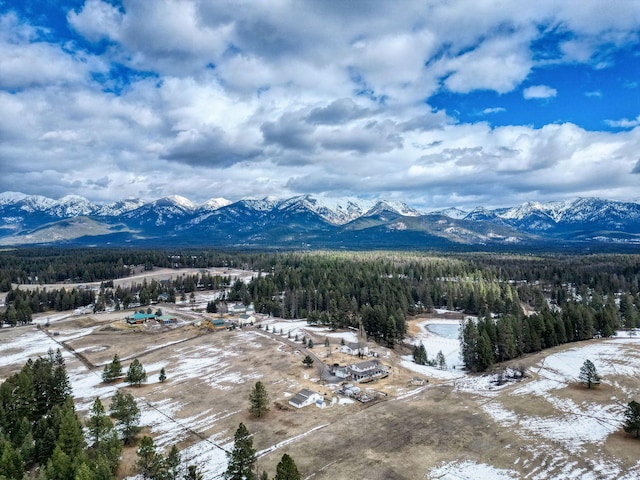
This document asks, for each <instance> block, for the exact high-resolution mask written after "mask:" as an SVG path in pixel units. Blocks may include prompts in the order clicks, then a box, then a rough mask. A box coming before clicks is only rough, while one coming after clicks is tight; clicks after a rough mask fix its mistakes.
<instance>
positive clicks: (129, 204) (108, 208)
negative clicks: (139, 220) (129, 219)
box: [97, 198, 144, 217]
mask: <svg viewBox="0 0 640 480" xmlns="http://www.w3.org/2000/svg"><path fill="white" fill-rule="evenodd" d="M143 205H144V202H143V201H142V200H140V199H139V198H126V199H124V200H119V201H117V202H113V203H108V204H106V205H103V206H101V207H100V208H99V209H98V211H97V214H98V215H100V216H102V217H117V216H118V215H123V214H125V213H127V212H130V211H132V210H135V209H136V208H140V207H141V206H143Z"/></svg>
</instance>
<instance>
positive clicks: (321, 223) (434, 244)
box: [0, 192, 640, 248]
mask: <svg viewBox="0 0 640 480" xmlns="http://www.w3.org/2000/svg"><path fill="white" fill-rule="evenodd" d="M42 244H44V245H52V244H54V245H55V244H63V245H97V246H107V245H111V246H121V245H139V246H144V245H148V246H215V247H252V248H301V247H308V248H457V247H461V246H496V247H500V246H507V245H508V246H514V245H518V246H523V247H527V246H551V247H552V246H554V245H585V244H589V245H591V244H601V245H602V244H609V245H610V244H615V245H630V246H640V204H638V203H635V202H617V201H610V200H604V199H600V198H578V199H575V200H567V201H562V202H549V203H538V202H527V203H524V204H522V205H519V206H515V207H512V208H498V209H486V208H482V207H478V208H475V209H474V210H471V211H469V212H466V211H463V210H460V209H456V208H449V209H445V210H440V211H435V212H420V211H418V210H416V209H413V208H411V207H409V206H408V205H406V204H404V203H401V202H390V201H384V200H377V201H372V200H362V199H355V198H340V199H326V198H322V197H314V196H312V195H303V196H297V197H293V198H288V199H284V200H278V199H274V198H265V199H262V200H240V201H237V202H230V201H228V200H226V199H224V198H213V199H211V200H209V201H207V202H205V203H202V204H199V205H196V204H194V203H193V202H191V201H190V200H188V199H186V198H184V197H181V196H177V195H172V196H169V197H164V198H160V199H158V200H155V201H152V202H143V201H142V200H139V199H125V200H120V201H117V202H114V203H110V204H106V205H100V204H95V203H92V202H90V201H89V200H87V199H86V198H84V197H80V196H77V195H68V196H65V197H63V198H60V199H59V200H53V199H50V198H47V197H42V196H38V195H25V194H22V193H17V192H4V193H1V194H0V245H4V246H9V245H11V246H17V245H42Z"/></svg>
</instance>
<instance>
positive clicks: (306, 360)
mask: <svg viewBox="0 0 640 480" xmlns="http://www.w3.org/2000/svg"><path fill="white" fill-rule="evenodd" d="M302 363H304V364H305V365H306V366H307V367H308V368H311V365H313V358H311V356H310V355H307V356H306V357H304V359H303V360H302Z"/></svg>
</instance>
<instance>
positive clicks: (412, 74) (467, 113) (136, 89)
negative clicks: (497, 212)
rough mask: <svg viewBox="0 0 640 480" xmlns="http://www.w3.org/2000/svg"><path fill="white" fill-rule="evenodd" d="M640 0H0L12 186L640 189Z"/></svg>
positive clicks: (233, 194) (242, 193)
mask: <svg viewBox="0 0 640 480" xmlns="http://www.w3.org/2000/svg"><path fill="white" fill-rule="evenodd" d="M639 32H640V1H638V0H625V1H620V2H604V1H600V0H598V1H596V0H582V1H577V0H576V1H574V0H566V1H560V2H559V1H557V0H554V1H551V0H539V1H537V2H534V3H532V2H526V3H523V2H512V1H506V0H484V1H480V0H475V1H469V0H451V1H448V2H441V1H436V0H421V1H406V2H402V3H397V2H382V1H358V0H354V1H350V2H343V1H338V0H326V1H310V2H295V1H293V0H270V1H266V0H265V1H262V2H260V1H258V2H256V1H247V2H242V1H233V2H231V1H229V2H225V1H221V0H220V1H215V2H214V1H210V2H209V1H195V0H193V1H192V0H179V1H178V0H155V1H153V2H148V1H143V0H136V1H130V0H123V1H122V2H116V1H110V2H108V1H103V0H86V1H85V0H73V1H71V0H70V1H62V0H61V1H54V0H46V1H45V0H38V1H35V0H25V1H21V2H15V1H3V0H0V168H1V169H2V171H1V173H2V174H1V175H0V191H22V192H24V193H27V194H39V195H45V196H49V197H52V198H59V197H62V196H64V195H67V194H76V195H83V196H85V197H87V198H89V199H90V200H93V201H97V202H108V201H113V200H116V199H119V198H122V197H141V198H143V199H152V198H158V197H160V196H164V195H171V194H179V195H183V196H186V197H188V198H190V199H191V200H193V201H194V202H203V201H205V200H207V199H209V198H213V197H225V198H228V199H230V200H238V199H240V198H247V197H251V198H260V197H264V196H268V195H271V196H276V197H288V196H293V195H297V194H304V193H312V194H316V195H324V196H329V197H340V196H355V197H362V198H369V199H371V198H386V199H389V200H402V201H405V202H406V203H408V204H410V205H412V206H415V207H419V208H425V209H436V208H443V207H449V206H457V207H462V208H472V207H475V206H477V205H484V206H493V207H496V206H507V205H514V204H518V203H522V202H524V201H529V200H533V201H549V200H562V199H567V198H574V197H577V196H601V197H606V198H612V199H618V200H637V199H639V198H640V194H639V193H638V191H639V189H638V185H639V183H640V182H639V179H640V176H639V173H640V153H638V152H640V148H639V147H640V37H639Z"/></svg>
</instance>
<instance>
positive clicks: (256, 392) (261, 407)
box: [249, 381, 269, 418]
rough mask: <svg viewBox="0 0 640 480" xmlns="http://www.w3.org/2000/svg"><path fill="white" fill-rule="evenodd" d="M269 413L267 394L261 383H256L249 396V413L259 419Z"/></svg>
mask: <svg viewBox="0 0 640 480" xmlns="http://www.w3.org/2000/svg"><path fill="white" fill-rule="evenodd" d="M268 411H269V394H268V393H267V390H266V389H265V388H264V384H263V383H262V382H261V381H257V382H256V385H255V387H253V390H251V393H250V394H249V412H250V413H251V414H252V415H254V416H256V417H258V418H260V417H262V416H263V415H265V414H266V413H267V412H268Z"/></svg>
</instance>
